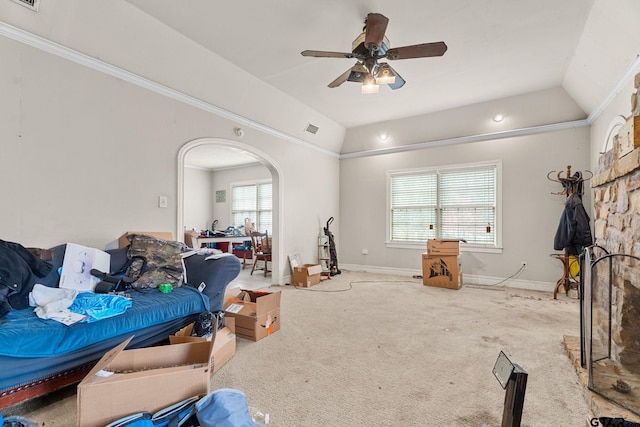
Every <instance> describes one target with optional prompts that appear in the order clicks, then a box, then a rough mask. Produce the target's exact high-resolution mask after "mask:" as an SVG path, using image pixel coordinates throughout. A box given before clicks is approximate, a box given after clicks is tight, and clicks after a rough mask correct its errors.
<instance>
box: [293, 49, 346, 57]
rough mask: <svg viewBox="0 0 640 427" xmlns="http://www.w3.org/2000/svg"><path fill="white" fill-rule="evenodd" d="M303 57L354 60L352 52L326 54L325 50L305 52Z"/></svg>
mask: <svg viewBox="0 0 640 427" xmlns="http://www.w3.org/2000/svg"><path fill="white" fill-rule="evenodd" d="M300 54H301V55H302V56H313V57H316V58H353V53H351V52H325V51H323V50H303V51H302V52H300Z"/></svg>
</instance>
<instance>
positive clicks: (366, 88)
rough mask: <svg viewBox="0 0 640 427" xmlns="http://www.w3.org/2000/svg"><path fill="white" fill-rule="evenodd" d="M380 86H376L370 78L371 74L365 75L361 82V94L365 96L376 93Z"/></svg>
mask: <svg viewBox="0 0 640 427" xmlns="http://www.w3.org/2000/svg"><path fill="white" fill-rule="evenodd" d="M379 89H380V86H378V85H377V84H376V82H375V80H374V78H373V77H372V76H371V74H369V75H367V76H366V77H365V78H364V80H363V81H362V92H361V93H362V94H363V95H367V94H369V93H378V90H379Z"/></svg>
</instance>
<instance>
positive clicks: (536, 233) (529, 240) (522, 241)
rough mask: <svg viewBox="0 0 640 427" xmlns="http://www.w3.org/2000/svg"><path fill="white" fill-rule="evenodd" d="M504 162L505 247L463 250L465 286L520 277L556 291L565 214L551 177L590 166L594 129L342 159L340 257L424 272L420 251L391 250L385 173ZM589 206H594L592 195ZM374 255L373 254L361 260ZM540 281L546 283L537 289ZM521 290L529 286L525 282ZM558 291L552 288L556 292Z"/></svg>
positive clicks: (370, 265)
mask: <svg viewBox="0 0 640 427" xmlns="http://www.w3.org/2000/svg"><path fill="white" fill-rule="evenodd" d="M484 160H502V172H503V174H502V203H503V212H502V213H503V222H502V223H503V228H502V232H503V246H504V250H503V252H502V253H501V254H490V253H479V252H464V253H463V254H462V257H461V260H462V263H463V267H462V271H463V274H464V275H465V282H467V283H469V282H471V283H479V284H491V283H493V282H498V281H500V280H502V279H503V278H505V277H509V276H511V275H512V274H513V273H515V272H516V271H517V270H518V269H519V268H520V262H521V261H526V262H527V263H528V270H526V271H525V272H523V273H522V274H520V275H519V277H518V279H519V281H520V282H522V281H527V282H529V285H531V286H530V287H542V288H545V289H549V288H550V287H551V285H552V284H555V281H556V280H557V279H558V278H559V277H560V276H561V275H562V268H561V265H560V263H559V261H556V260H553V259H551V258H550V257H549V254H550V253H552V252H555V251H554V250H553V238H554V235H555V232H556V229H557V227H558V222H559V219H560V215H561V213H562V209H563V203H564V197H563V196H559V195H553V194H551V193H552V192H558V191H561V190H562V188H561V186H560V184H558V183H554V182H551V181H549V180H548V179H547V173H548V172H549V171H553V170H555V171H560V170H564V169H565V168H566V165H569V164H570V165H572V166H573V169H574V170H585V169H588V168H589V130H588V128H586V127H582V128H576V129H569V130H564V131H558V132H553V133H546V134H540V135H532V136H522V137H517V138H509V139H503V140H494V141H486V142H477V143H471V144H461V145H454V146H445V147H438V148H431V149H424V150H419V151H412V152H408V153H396V154H388V155H384V156H375V157H363V158H357V159H348V160H342V162H341V169H340V170H341V174H340V180H341V182H342V186H341V194H340V221H341V223H340V236H339V247H338V258H339V262H340V263H341V264H352V265H356V266H359V267H358V268H364V269H368V270H376V269H379V270H390V271H393V269H402V270H404V271H402V270H398V272H399V273H406V272H409V271H413V272H416V273H419V272H420V270H421V254H422V253H423V252H425V251H426V247H424V248H419V249H398V248H391V247H386V245H385V240H386V236H385V230H386V213H387V199H386V196H387V188H386V186H387V183H386V172H387V171H390V170H401V169H411V168H420V167H428V166H438V165H451V164H463V163H473V162H478V161H484ZM584 203H585V204H586V205H587V206H589V204H590V197H589V195H588V194H587V195H586V197H585V200H584ZM362 249H368V252H369V253H368V255H362ZM534 282H539V283H534ZM521 284H522V283H521ZM551 289H552V287H551Z"/></svg>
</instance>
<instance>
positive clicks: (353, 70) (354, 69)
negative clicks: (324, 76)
mask: <svg viewBox="0 0 640 427" xmlns="http://www.w3.org/2000/svg"><path fill="white" fill-rule="evenodd" d="M363 70H364V72H367V69H366V68H364V66H363V65H362V64H361V63H359V62H356V65H354V66H353V67H351V68H349V69H348V70H347V71H345V72H344V73H342V74H341V75H340V76H339V77H338V78H337V79H335V80H334V81H332V82H331V83H329V85H328V86H329V87H338V86H340V85H341V84H342V83H344V82H346V81H347V80H350V81H354V80H351V76H352V75H357V74H359V73H361V72H362V71H363ZM360 81H362V80H360Z"/></svg>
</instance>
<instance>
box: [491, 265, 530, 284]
mask: <svg viewBox="0 0 640 427" xmlns="http://www.w3.org/2000/svg"><path fill="white" fill-rule="evenodd" d="M526 269H527V267H526V266H525V265H521V266H520V268H519V269H518V271H516V272H515V273H513V274H512V275H511V276H509V277H507V278H504V279H502V280H501V281H499V282H498V283H494V284H493V285H489V286H498V285H500V284H502V283H504V282H506V281H507V280H511V279H515V278H517V277H518V276H519V275H520V273H522V272H523V271H524V270H526Z"/></svg>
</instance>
